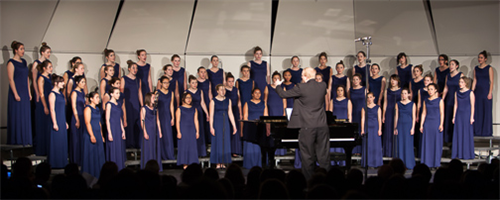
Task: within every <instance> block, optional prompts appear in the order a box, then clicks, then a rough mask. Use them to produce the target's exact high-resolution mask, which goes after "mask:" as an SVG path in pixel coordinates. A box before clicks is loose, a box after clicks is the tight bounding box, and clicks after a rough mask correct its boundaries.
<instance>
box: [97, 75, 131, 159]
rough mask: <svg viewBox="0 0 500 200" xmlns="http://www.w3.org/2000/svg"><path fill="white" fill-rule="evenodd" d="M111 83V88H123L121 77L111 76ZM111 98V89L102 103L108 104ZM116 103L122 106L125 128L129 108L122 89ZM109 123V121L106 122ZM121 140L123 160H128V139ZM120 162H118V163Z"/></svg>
mask: <svg viewBox="0 0 500 200" xmlns="http://www.w3.org/2000/svg"><path fill="white" fill-rule="evenodd" d="M108 83H109V84H110V85H111V88H113V87H115V88H118V89H119V88H121V79H120V78H117V77H113V78H111V80H110V81H109V82H108ZM110 99H111V96H110V94H109V91H108V92H107V93H106V94H105V95H104V99H103V100H102V103H103V104H104V105H106V104H107V102H108V101H109V100H110ZM116 103H117V104H118V106H119V107H120V108H121V113H120V118H121V119H122V121H121V123H123V127H124V128H125V124H126V123H127V118H126V116H127V109H126V107H125V94H124V93H123V92H121V91H120V97H119V98H118V99H117V100H116ZM116 112H117V111H116ZM104 118H105V119H106V116H104ZM105 123H107V122H105ZM123 133H126V132H125V130H124V131H123ZM120 141H121V143H122V144H121V145H120V146H121V147H122V149H123V150H122V152H123V154H122V156H123V160H124V161H125V160H127V155H126V154H125V151H126V146H127V143H126V142H127V141H126V139H123V140H120ZM117 164H118V163H117Z"/></svg>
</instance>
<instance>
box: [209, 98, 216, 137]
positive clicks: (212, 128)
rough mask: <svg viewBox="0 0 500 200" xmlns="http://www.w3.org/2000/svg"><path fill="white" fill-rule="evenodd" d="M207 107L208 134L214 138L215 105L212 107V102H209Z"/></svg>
mask: <svg viewBox="0 0 500 200" xmlns="http://www.w3.org/2000/svg"><path fill="white" fill-rule="evenodd" d="M209 107H210V122H209V124H210V133H211V134H212V135H213V136H215V129H214V107H215V105H214V100H211V101H210V105H209Z"/></svg>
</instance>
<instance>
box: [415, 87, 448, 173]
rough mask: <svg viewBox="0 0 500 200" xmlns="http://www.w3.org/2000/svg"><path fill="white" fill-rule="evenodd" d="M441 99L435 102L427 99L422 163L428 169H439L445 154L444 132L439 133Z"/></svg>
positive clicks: (436, 99)
mask: <svg viewBox="0 0 500 200" xmlns="http://www.w3.org/2000/svg"><path fill="white" fill-rule="evenodd" d="M439 102H441V98H440V97H438V98H435V99H433V100H429V99H425V106H426V109H427V115H426V117H425V122H424V126H423V128H424V132H423V133H422V153H421V156H422V158H421V160H420V163H424V164H426V165H427V166H428V167H439V166H440V165H441V155H442V153H443V132H440V131H439V123H440V116H441V114H440V111H439V110H440V109H439Z"/></svg>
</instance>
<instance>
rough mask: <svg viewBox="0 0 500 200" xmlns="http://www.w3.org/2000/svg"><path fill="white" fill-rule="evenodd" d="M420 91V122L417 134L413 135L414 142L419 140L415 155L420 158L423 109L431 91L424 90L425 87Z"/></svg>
mask: <svg viewBox="0 0 500 200" xmlns="http://www.w3.org/2000/svg"><path fill="white" fill-rule="evenodd" d="M419 92H420V99H419V101H420V111H419V112H418V113H417V115H418V118H419V120H418V123H416V125H415V134H414V137H413V140H414V143H417V142H418V144H417V145H416V146H415V147H416V150H417V152H416V153H417V155H415V157H417V158H420V157H421V153H422V133H421V132H420V123H421V122H422V111H423V110H424V101H425V100H426V99H428V98H429V93H428V92H427V91H426V90H424V88H420V90H419ZM417 125H418V126H417ZM417 127H418V130H417ZM417 135H418V136H417ZM415 140H416V141H415Z"/></svg>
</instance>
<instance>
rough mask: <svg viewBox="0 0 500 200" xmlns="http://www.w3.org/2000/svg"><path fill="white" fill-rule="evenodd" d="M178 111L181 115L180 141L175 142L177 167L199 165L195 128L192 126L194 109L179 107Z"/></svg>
mask: <svg viewBox="0 0 500 200" xmlns="http://www.w3.org/2000/svg"><path fill="white" fill-rule="evenodd" d="M178 110H180V113H181V119H180V122H181V123H180V126H181V127H180V131H181V139H178V140H177V142H178V145H177V147H178V149H177V165H189V164H192V163H199V162H200V161H199V160H198V149H197V142H196V128H195V125H194V113H195V112H196V108H194V107H191V108H186V107H184V106H180V107H179V108H178Z"/></svg>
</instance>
